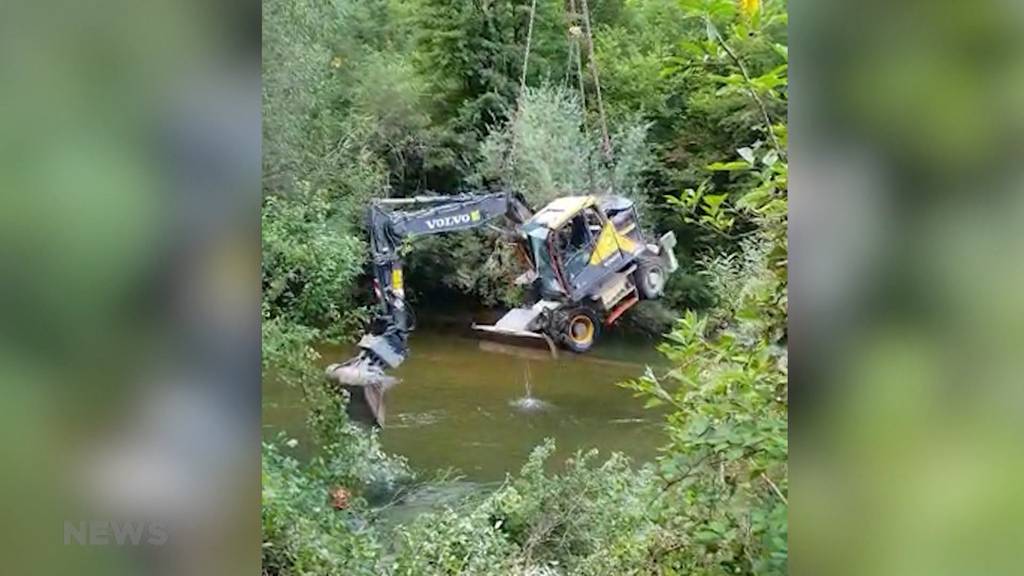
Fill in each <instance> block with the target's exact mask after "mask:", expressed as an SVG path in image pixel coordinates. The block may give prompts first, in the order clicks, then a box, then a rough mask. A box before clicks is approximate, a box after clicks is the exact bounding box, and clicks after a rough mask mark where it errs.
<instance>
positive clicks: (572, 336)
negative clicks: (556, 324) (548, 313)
mask: <svg viewBox="0 0 1024 576" xmlns="http://www.w3.org/2000/svg"><path fill="white" fill-rule="evenodd" d="M600 334H601V322H600V321H599V320H598V318H597V314H595V313H594V311H593V310H591V309H589V308H575V309H573V310H569V311H568V312H567V313H566V314H565V321H564V322H563V323H562V333H561V340H562V344H563V345H564V346H565V347H566V348H568V349H569V350H571V351H573V352H576V353H580V354H582V353H583V352H587V351H588V350H590V349H591V348H593V347H594V343H595V342H597V337H598V336H599V335H600Z"/></svg>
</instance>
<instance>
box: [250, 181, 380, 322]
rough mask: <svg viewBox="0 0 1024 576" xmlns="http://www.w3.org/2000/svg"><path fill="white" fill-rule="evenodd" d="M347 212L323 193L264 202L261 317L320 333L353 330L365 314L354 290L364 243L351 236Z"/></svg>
mask: <svg viewBox="0 0 1024 576" xmlns="http://www.w3.org/2000/svg"><path fill="white" fill-rule="evenodd" d="M348 220H349V214H348V213H346V211H345V210H344V209H340V208H339V207H338V203H337V202H332V201H331V198H330V196H329V195H328V194H327V192H325V191H322V190H308V189H304V190H302V191H301V192H300V193H298V194H296V195H295V196H290V197H283V196H276V195H275V196H267V197H266V198H264V200H263V213H262V235H263V261H262V275H263V291H264V294H263V301H264V302H265V309H264V312H265V316H266V317H267V318H275V317H278V316H285V317H287V318H288V319H289V321H291V322H294V323H298V324H302V325H306V326H313V327H317V328H321V329H324V331H325V332H324V333H325V334H326V335H343V334H348V333H351V332H353V328H354V327H355V326H358V325H360V324H361V323H362V322H363V320H364V315H363V314H362V313H361V311H360V310H359V309H358V308H357V307H356V305H355V300H354V298H353V290H352V289H353V286H354V285H355V282H356V279H357V277H358V276H359V275H360V274H361V273H362V271H363V260H364V258H365V256H366V252H367V249H366V245H365V244H364V242H363V240H362V239H361V238H359V237H357V236H355V235H354V234H352V233H351V232H348V233H347V232H346V231H347V230H349V229H350V226H349V225H348Z"/></svg>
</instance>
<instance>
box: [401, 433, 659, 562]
mask: <svg viewBox="0 0 1024 576" xmlns="http://www.w3.org/2000/svg"><path fill="white" fill-rule="evenodd" d="M553 451H554V443H553V441H551V440H548V441H547V442H546V443H545V444H543V445H541V446H540V447H538V448H536V449H535V450H534V452H533V453H532V454H531V456H530V458H529V460H528V461H527V462H526V464H525V465H524V466H523V468H522V470H521V472H520V473H519V474H518V475H517V476H515V477H514V478H511V479H509V481H507V482H506V483H505V484H504V485H503V486H502V487H501V488H499V489H498V490H497V491H496V492H494V493H493V494H491V495H490V496H488V497H486V498H484V499H483V500H482V501H480V500H469V501H467V502H465V503H463V504H462V505H460V506H458V507H455V508H449V509H446V510H444V511H441V512H438V513H434V514H427V515H424V516H421V517H420V518H418V519H417V520H416V522H415V523H414V524H413V525H412V526H410V527H408V528H405V529H403V530H401V531H400V540H399V542H400V545H399V554H398V558H397V559H396V567H397V568H398V569H397V570H396V573H397V574H409V575H412V574H417V575H420V574H422V575H424V576H428V575H429V576H433V575H441V574H452V575H454V574H573V575H594V576H597V575H611V574H615V575H629V574H648V573H652V570H653V569H654V567H655V566H657V564H658V559H657V558H655V557H652V556H651V555H650V537H651V536H652V535H653V534H654V533H655V532H656V531H657V527H656V526H655V524H654V523H653V522H652V520H651V519H650V517H649V516H648V515H647V514H646V510H647V506H648V504H649V503H650V502H651V501H652V500H653V498H654V497H655V495H656V492H655V489H656V485H655V483H654V481H653V480H654V477H653V475H652V473H651V470H649V469H641V470H635V469H634V468H633V467H632V466H630V463H629V461H628V460H627V459H626V458H624V457H622V456H620V455H613V456H612V457H611V458H610V459H608V460H607V461H605V462H603V463H600V464H596V463H595V459H596V456H597V453H596V451H591V452H589V453H587V454H577V456H576V457H575V458H572V459H570V460H569V461H568V462H567V463H566V466H565V470H564V471H563V472H561V473H559V474H554V475H550V474H547V473H545V467H546V464H547V460H548V459H549V458H550V456H551V453H552V452H553Z"/></svg>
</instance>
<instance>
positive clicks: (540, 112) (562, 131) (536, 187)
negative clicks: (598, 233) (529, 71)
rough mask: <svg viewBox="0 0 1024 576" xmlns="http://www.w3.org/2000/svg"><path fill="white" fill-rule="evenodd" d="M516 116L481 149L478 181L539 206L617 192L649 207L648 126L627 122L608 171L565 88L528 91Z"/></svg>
mask: <svg viewBox="0 0 1024 576" xmlns="http://www.w3.org/2000/svg"><path fill="white" fill-rule="evenodd" d="M518 107H519V108H518V110H517V111H510V112H509V115H510V117H511V119H510V120H509V122H507V123H506V124H505V125H503V126H502V127H501V128H500V129H495V130H492V131H491V132H490V134H488V136H487V138H486V139H485V140H484V143H483V145H482V147H481V156H482V158H483V159H482V162H481V166H480V174H479V178H480V179H482V180H498V181H501V182H502V183H503V184H505V185H506V186H508V187H509V188H511V189H513V190H515V191H517V192H519V193H521V194H523V195H524V196H525V197H526V198H527V199H528V200H529V201H530V202H531V203H532V204H534V205H535V206H543V205H544V204H547V203H548V202H550V201H551V200H553V199H555V198H557V197H559V196H566V195H572V194H582V193H592V194H593V193H605V192H615V193H617V194H622V195H625V196H629V197H631V198H633V199H634V200H635V201H636V202H637V203H638V204H639V205H641V206H642V205H643V204H644V202H645V195H644V193H643V173H644V170H645V169H646V168H647V167H648V165H649V164H650V162H651V158H650V151H649V149H648V146H647V142H646V132H647V129H646V126H644V125H643V124H638V123H635V122H633V123H630V122H623V124H622V125H621V127H620V128H619V129H618V130H617V131H616V132H615V134H614V136H615V137H614V141H615V142H616V145H617V147H616V150H615V157H614V161H613V162H612V164H611V166H606V165H605V162H604V160H603V154H602V152H601V144H600V136H599V135H598V134H596V133H594V132H590V133H588V132H587V131H586V130H585V127H584V124H583V111H582V107H581V106H580V102H579V100H578V98H577V96H576V95H575V94H574V93H573V92H571V91H569V90H567V89H564V88H562V87H559V86H553V85H545V86H542V87H540V88H527V90H526V92H525V93H524V94H523V95H522V98H521V99H520V101H519V104H518Z"/></svg>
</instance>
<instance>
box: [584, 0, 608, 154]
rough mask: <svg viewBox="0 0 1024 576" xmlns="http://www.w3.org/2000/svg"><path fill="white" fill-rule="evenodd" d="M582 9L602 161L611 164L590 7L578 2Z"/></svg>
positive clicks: (585, 3)
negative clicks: (602, 139) (599, 127)
mask: <svg viewBox="0 0 1024 576" xmlns="http://www.w3.org/2000/svg"><path fill="white" fill-rule="evenodd" d="M580 4H581V6H582V7H583V32H584V33H585V34H586V35H587V52H588V55H589V57H590V73H591V74H593V76H594V95H595V96H596V98H597V114H598V118H599V119H600V121H601V136H602V137H603V138H604V159H605V161H606V162H608V163H609V164H611V162H612V139H611V138H610V137H609V136H608V121H607V120H606V119H605V115H604V101H603V100H602V98H601V79H600V78H599V77H598V75H597V59H596V58H595V57H594V35H593V32H592V31H591V28H590V7H589V5H588V4H587V0H580Z"/></svg>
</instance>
